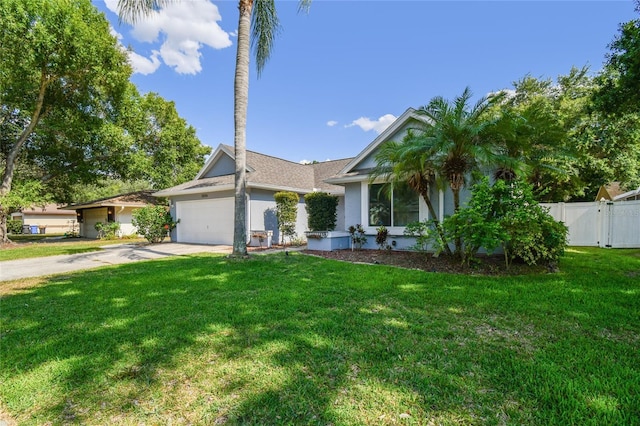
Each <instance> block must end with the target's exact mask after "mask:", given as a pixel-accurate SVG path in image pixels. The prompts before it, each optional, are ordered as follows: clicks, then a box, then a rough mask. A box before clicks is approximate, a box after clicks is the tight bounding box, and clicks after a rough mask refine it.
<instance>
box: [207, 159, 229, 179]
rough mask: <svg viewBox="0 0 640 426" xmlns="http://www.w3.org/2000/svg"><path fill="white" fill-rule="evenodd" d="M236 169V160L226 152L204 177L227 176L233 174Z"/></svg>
mask: <svg viewBox="0 0 640 426" xmlns="http://www.w3.org/2000/svg"><path fill="white" fill-rule="evenodd" d="M235 171H236V163H235V161H234V160H233V159H232V158H231V157H229V156H228V155H226V154H222V156H221V157H220V158H219V159H218V161H216V162H215V164H214V165H213V167H211V170H209V171H208V172H207V173H206V174H205V175H204V176H203V177H205V178H210V177H216V176H225V175H232V174H234V173H235Z"/></svg>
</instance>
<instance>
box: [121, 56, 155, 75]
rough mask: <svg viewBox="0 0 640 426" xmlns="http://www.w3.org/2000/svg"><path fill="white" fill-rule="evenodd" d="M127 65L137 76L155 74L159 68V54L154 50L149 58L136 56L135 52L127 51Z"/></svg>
mask: <svg viewBox="0 0 640 426" xmlns="http://www.w3.org/2000/svg"><path fill="white" fill-rule="evenodd" d="M128 53H129V63H130V64H131V67H132V68H133V71H134V72H135V73H138V74H142V75H148V74H153V73H154V72H156V70H157V69H158V68H160V59H158V55H159V54H160V52H158V51H157V50H154V51H153V53H152V54H151V57H150V58H147V57H145V56H142V55H138V54H137V53H136V52H133V51H129V52H128Z"/></svg>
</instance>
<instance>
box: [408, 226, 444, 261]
mask: <svg viewBox="0 0 640 426" xmlns="http://www.w3.org/2000/svg"><path fill="white" fill-rule="evenodd" d="M404 235H407V236H409V237H414V238H415V240H416V243H415V244H414V245H413V246H412V247H411V249H413V250H415V251H427V250H429V248H432V249H433V250H434V254H435V255H438V254H440V253H442V251H443V250H444V242H443V241H442V237H441V236H440V233H439V232H438V230H437V229H436V223H435V221H434V220H433V219H429V220H424V221H422V222H420V221H416V222H411V223H408V224H407V226H406V227H405V228H404Z"/></svg>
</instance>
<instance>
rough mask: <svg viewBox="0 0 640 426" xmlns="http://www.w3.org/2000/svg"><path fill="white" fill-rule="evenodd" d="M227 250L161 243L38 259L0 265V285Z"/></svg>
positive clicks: (7, 262) (106, 247)
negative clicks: (27, 279) (99, 268)
mask: <svg viewBox="0 0 640 426" xmlns="http://www.w3.org/2000/svg"><path fill="white" fill-rule="evenodd" d="M231 250H232V248H231V246H210V245H199V244H180V243H161V244H149V245H143V246H141V245H136V244H115V245H109V246H104V247H103V250H99V251H93V252H89V253H81V254H70V255H60V256H47V257H38V258H33V259H21V260H9V261H4V262H0V281H10V280H17V279H22V278H30V277H39V276H43V275H52V274H60V273H65V272H73V271H80V270H83V269H92V268H98V267H100V266H106V265H117V264H120V263H130V262H137V261H139V260H149V259H160V258H163V257H169V256H180V255H186V254H194V253H231Z"/></svg>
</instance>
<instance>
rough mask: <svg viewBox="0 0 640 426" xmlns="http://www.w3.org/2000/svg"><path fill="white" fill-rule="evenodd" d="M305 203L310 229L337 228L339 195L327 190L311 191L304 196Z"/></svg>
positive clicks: (328, 229)
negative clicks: (329, 192)
mask: <svg viewBox="0 0 640 426" xmlns="http://www.w3.org/2000/svg"><path fill="white" fill-rule="evenodd" d="M304 203H305V208H306V209H307V224H308V226H309V230H310V231H333V230H334V229H336V221H337V209H338V197H336V196H335V195H331V194H327V193H326V192H311V193H309V194H307V195H305V196H304Z"/></svg>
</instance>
